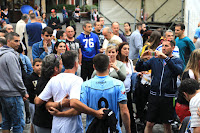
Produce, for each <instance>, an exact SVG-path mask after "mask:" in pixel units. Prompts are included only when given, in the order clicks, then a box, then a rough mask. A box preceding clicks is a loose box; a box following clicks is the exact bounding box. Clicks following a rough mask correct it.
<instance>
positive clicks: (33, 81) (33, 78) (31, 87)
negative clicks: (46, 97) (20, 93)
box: [25, 72, 39, 104]
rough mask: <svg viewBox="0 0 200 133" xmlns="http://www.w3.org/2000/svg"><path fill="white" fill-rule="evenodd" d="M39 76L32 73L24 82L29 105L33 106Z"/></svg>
mask: <svg viewBox="0 0 200 133" xmlns="http://www.w3.org/2000/svg"><path fill="white" fill-rule="evenodd" d="M38 79H39V76H38V75H37V74H36V73H35V72H33V73H32V74H31V75H30V76H28V77H27V79H26V81H25V86H26V89H27V91H28V94H29V101H30V103H33V104H34V99H35V96H36V92H35V91H36V85H37V82H38Z"/></svg>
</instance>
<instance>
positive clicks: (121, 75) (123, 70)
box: [92, 60, 126, 81]
mask: <svg viewBox="0 0 200 133" xmlns="http://www.w3.org/2000/svg"><path fill="white" fill-rule="evenodd" d="M116 66H117V67H118V68H119V71H117V72H116V71H115V70H113V71H112V72H109V76H110V77H113V78H116V79H119V80H121V81H124V80H125V79H126V66H125V65H124V63H123V62H121V61H118V60H117V64H116ZM95 75H96V70H94V72H93V73H92V78H93V77H94V76H95Z"/></svg>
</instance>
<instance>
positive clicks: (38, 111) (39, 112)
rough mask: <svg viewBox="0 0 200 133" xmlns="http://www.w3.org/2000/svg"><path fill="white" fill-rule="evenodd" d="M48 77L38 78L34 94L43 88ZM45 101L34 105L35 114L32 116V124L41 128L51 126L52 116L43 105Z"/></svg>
mask: <svg viewBox="0 0 200 133" xmlns="http://www.w3.org/2000/svg"><path fill="white" fill-rule="evenodd" d="M49 80H50V79H46V78H43V77H41V78H40V79H39V80H38V84H37V87H36V94H37V95H39V94H40V93H41V92H42V91H43V89H44V88H45V86H46V84H47V83H48V81H49ZM45 105H46V103H44V104H42V105H40V106H38V105H37V106H35V114H34V118H33V124H35V125H36V126H38V127H43V128H50V129H51V128H52V120H53V116H52V115H51V114H50V113H49V112H48V111H47V110H46V107H45Z"/></svg>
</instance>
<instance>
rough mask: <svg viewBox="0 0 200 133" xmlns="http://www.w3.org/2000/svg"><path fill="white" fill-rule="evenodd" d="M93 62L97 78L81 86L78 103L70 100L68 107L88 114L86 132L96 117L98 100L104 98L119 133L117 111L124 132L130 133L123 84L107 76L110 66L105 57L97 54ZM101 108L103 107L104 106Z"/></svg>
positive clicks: (75, 100)
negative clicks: (116, 121) (111, 111)
mask: <svg viewBox="0 0 200 133" xmlns="http://www.w3.org/2000/svg"><path fill="white" fill-rule="evenodd" d="M93 62H94V69H95V70H96V71H97V76H95V77H94V78H92V79H90V80H88V81H86V82H84V83H83V84H82V86H81V97H80V101H79V100H77V99H71V100H70V107H73V108H75V109H76V110H77V111H80V112H84V113H86V114H88V115H87V119H86V130H87V129H88V126H89V125H90V123H91V122H92V121H93V119H94V116H98V115H96V114H97V113H96V111H97V110H98V109H99V108H98V101H99V99H100V98H102V97H104V98H105V99H106V100H107V101H108V105H109V109H111V110H113V112H114V113H115V115H116V118H117V120H118V123H117V129H118V130H119V133H121V128H120V126H119V115H120V114H119V110H120V113H121V117H122V121H123V123H124V126H125V129H126V132H127V133H130V132H131V131H130V116H129V111H128V108H127V97H126V93H125V87H124V84H123V82H121V81H120V80H117V79H114V78H112V77H110V76H108V74H109V70H110V66H109V58H108V56H107V55H105V54H98V55H96V56H95V57H94V59H93ZM83 103H84V104H83ZM88 107H89V108H88ZM103 107H105V105H104V106H103ZM99 116H100V115H99Z"/></svg>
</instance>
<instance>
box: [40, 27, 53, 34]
mask: <svg viewBox="0 0 200 133" xmlns="http://www.w3.org/2000/svg"><path fill="white" fill-rule="evenodd" d="M45 32H47V33H48V34H53V29H52V28H51V27H49V26H47V27H45V28H44V29H43V30H42V34H43V35H44V33H45Z"/></svg>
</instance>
